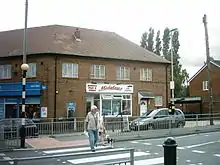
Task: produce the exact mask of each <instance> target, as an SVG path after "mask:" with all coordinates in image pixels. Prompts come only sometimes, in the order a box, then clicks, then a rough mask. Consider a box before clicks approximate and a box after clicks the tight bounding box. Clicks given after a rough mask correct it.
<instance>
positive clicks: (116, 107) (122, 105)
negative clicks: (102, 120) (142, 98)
mask: <svg viewBox="0 0 220 165" xmlns="http://www.w3.org/2000/svg"><path fill="white" fill-rule="evenodd" d="M107 96H108V97H106V95H102V97H101V98H102V115H106V116H117V115H120V114H121V112H122V115H131V112H132V110H131V109H132V105H131V104H132V103H131V95H111V97H109V95H107Z"/></svg>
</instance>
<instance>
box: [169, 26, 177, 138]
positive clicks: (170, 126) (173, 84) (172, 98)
mask: <svg viewBox="0 0 220 165" xmlns="http://www.w3.org/2000/svg"><path fill="white" fill-rule="evenodd" d="M175 31H177V28H175V29H172V30H170V31H169V34H170V35H171V38H170V51H171V52H170V53H171V81H170V89H171V103H172V106H174V89H175V83H174V79H173V32H175ZM169 128H170V131H169V135H171V134H172V133H171V131H172V116H171V115H170V121H169Z"/></svg>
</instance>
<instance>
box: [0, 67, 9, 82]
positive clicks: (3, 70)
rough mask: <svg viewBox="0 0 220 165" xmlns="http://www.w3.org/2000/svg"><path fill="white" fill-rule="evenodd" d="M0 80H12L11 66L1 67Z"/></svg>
mask: <svg viewBox="0 0 220 165" xmlns="http://www.w3.org/2000/svg"><path fill="white" fill-rule="evenodd" d="M0 79H11V65H0Z"/></svg>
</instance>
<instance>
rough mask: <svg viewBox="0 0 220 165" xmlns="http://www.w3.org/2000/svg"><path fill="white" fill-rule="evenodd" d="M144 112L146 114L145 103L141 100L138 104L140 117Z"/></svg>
mask: <svg viewBox="0 0 220 165" xmlns="http://www.w3.org/2000/svg"><path fill="white" fill-rule="evenodd" d="M146 112H147V101H146V100H141V102H140V116H142V115H143V114H145V113H146Z"/></svg>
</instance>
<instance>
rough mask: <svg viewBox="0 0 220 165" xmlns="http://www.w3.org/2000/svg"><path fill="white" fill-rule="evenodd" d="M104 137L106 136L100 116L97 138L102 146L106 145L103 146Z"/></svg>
mask: <svg viewBox="0 0 220 165" xmlns="http://www.w3.org/2000/svg"><path fill="white" fill-rule="evenodd" d="M105 136H106V130H105V125H104V120H103V116H100V120H99V137H100V142H101V143H102V145H104V146H105V145H106V144H105Z"/></svg>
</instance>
